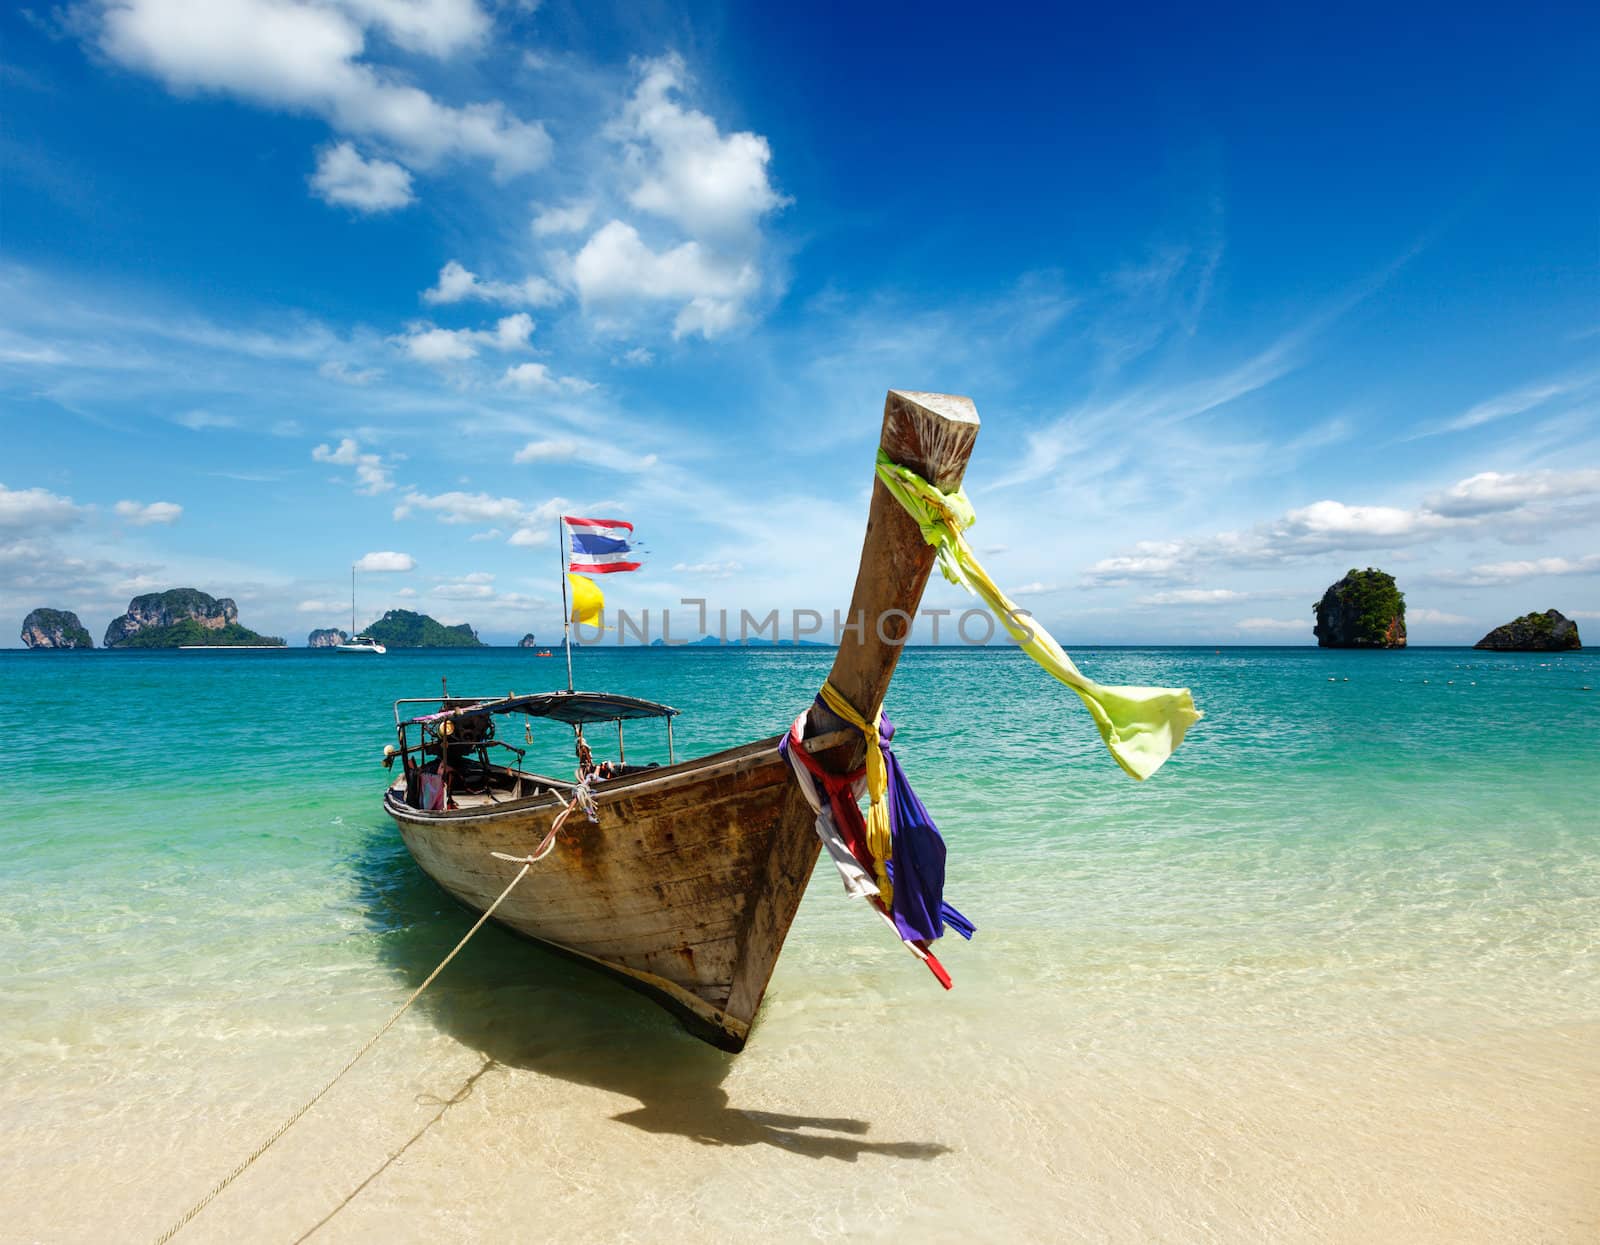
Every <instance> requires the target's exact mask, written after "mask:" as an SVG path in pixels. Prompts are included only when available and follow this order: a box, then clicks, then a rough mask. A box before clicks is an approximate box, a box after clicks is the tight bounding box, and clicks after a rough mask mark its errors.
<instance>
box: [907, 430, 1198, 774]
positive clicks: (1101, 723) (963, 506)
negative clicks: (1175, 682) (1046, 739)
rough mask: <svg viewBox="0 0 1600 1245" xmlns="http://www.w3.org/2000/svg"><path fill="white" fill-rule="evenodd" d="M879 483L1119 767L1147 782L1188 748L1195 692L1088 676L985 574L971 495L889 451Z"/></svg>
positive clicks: (948, 572) (947, 572) (952, 577)
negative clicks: (1084, 719) (976, 546)
mask: <svg viewBox="0 0 1600 1245" xmlns="http://www.w3.org/2000/svg"><path fill="white" fill-rule="evenodd" d="M878 479H880V480H882V481H883V483H884V486H885V487H886V488H887V489H888V490H889V492H890V494H891V495H892V496H893V497H894V499H895V500H896V501H898V502H899V503H900V504H901V506H903V507H904V508H905V511H906V513H907V514H909V515H910V516H911V517H912V518H913V519H915V520H916V522H917V526H918V527H919V528H921V529H922V539H923V540H925V541H927V542H928V544H930V545H932V546H933V547H934V549H935V550H936V551H937V552H938V556H939V570H940V571H942V572H943V573H944V577H945V578H946V579H948V580H949V581H950V582H951V583H953V584H958V585H960V586H961V587H963V588H965V589H966V590H967V591H968V592H970V593H972V594H973V595H974V596H976V597H977V598H978V599H979V600H980V601H982V602H983V603H984V604H985V605H987V606H988V607H989V609H990V610H991V611H993V613H994V616H995V617H996V618H997V619H999V621H1000V625H1001V626H1002V627H1004V628H1005V629H1006V631H1008V632H1009V633H1010V635H1011V638H1012V639H1014V640H1015V641H1016V642H1017V644H1018V645H1019V646H1020V647H1021V649H1022V651H1023V652H1025V653H1027V654H1028V656H1029V657H1032V658H1033V660H1034V661H1036V662H1038V663H1039V665H1041V666H1043V667H1044V669H1045V670H1047V671H1048V672H1049V673H1050V674H1052V675H1054V676H1055V677H1056V678H1057V679H1059V680H1060V681H1061V682H1063V683H1065V684H1066V685H1067V686H1068V687H1070V688H1071V689H1072V690H1073V691H1074V692H1076V693H1077V694H1078V698H1079V699H1080V700H1082V701H1083V703H1084V707H1085V708H1087V709H1088V710H1089V715H1090V716H1091V717H1092V718H1094V723H1095V725H1096V726H1097V727H1099V728H1100V738H1101V739H1103V740H1105V743H1106V747H1107V748H1109V749H1110V750H1111V755H1112V756H1113V757H1114V758H1115V759H1116V762H1117V764H1118V765H1120V766H1122V768H1123V769H1124V770H1126V771H1127V772H1128V773H1129V774H1130V775H1132V776H1133V777H1134V778H1136V779H1140V780H1143V779H1146V778H1148V777H1150V775H1151V774H1153V773H1155V772H1156V771H1157V770H1158V769H1160V768H1161V766H1162V763H1163V762H1165V761H1166V759H1167V758H1168V757H1169V756H1171V755H1172V754H1173V752H1174V751H1175V750H1176V749H1177V747H1178V745H1179V744H1181V743H1182V742H1183V736H1184V733H1185V732H1186V731H1188V729H1189V728H1190V727H1191V726H1193V725H1194V724H1195V723H1196V722H1198V721H1199V720H1200V719H1201V718H1202V717H1203V716H1204V715H1203V714H1202V713H1201V712H1200V711H1199V710H1198V709H1196V708H1195V707H1194V698H1193V697H1192V696H1190V695H1189V689H1188V688H1186V687H1180V688H1173V687H1106V686H1104V685H1102V684H1100V683H1096V682H1095V681H1094V680H1093V679H1090V678H1086V677H1085V676H1084V675H1083V673H1082V672H1081V671H1079V669H1078V667H1077V666H1075V665H1073V664H1072V658H1070V657H1068V656H1067V654H1066V652H1065V651H1064V650H1063V649H1062V647H1061V646H1060V645H1059V644H1057V643H1056V642H1055V639H1054V637H1052V636H1051V635H1050V633H1049V632H1048V631H1046V630H1045V629H1044V628H1043V627H1041V626H1040V625H1039V624H1038V623H1037V622H1035V621H1034V620H1033V619H1032V618H1029V617H1027V616H1026V615H1024V614H1023V613H1022V612H1021V611H1020V610H1019V609H1018V608H1017V606H1016V604H1015V603H1014V602H1013V601H1012V600H1011V598H1010V597H1008V596H1006V594H1005V593H1003V592H1001V591H1000V589H999V587H997V586H996V584H995V582H994V580H992V579H990V578H989V573H988V572H987V571H985V570H984V569H983V564H982V563H981V562H979V561H978V555H977V554H976V553H974V552H973V551H972V546H971V545H969V544H967V538H966V537H965V536H964V535H962V533H963V532H964V531H965V530H966V529H967V528H969V527H971V526H972V525H973V523H975V522H976V521H977V515H976V513H975V512H974V511H973V509H972V503H971V502H970V501H968V500H967V495H966V493H965V492H963V491H962V490H961V489H957V490H956V491H955V492H954V493H945V492H942V491H940V490H939V489H937V488H935V487H934V486H933V485H932V484H929V483H928V482H927V481H926V480H924V479H923V478H922V477H921V476H919V475H918V474H917V473H916V472H914V471H912V470H910V469H909V468H907V467H902V466H900V465H899V464H897V463H893V462H890V461H889V457H888V455H886V454H885V453H884V452H883V451H882V450H879V451H878Z"/></svg>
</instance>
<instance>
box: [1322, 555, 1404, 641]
mask: <svg viewBox="0 0 1600 1245" xmlns="http://www.w3.org/2000/svg"><path fill="white" fill-rule="evenodd" d="M1311 608H1312V611H1313V612H1314V613H1315V614H1316V616H1317V623H1316V626H1315V627H1313V628H1312V634H1313V635H1315V636H1316V637H1317V646H1318V647H1319V648H1404V647H1405V646H1406V597H1405V593H1403V592H1401V591H1400V589H1399V588H1398V587H1396V585H1395V582H1394V576H1393V575H1391V574H1389V573H1388V572H1387V571H1380V570H1378V569H1376V568H1375V567H1371V566H1369V567H1367V569H1366V570H1364V571H1360V570H1356V569H1355V568H1354V567H1352V568H1351V569H1350V571H1349V573H1348V574H1346V575H1345V577H1344V578H1343V579H1341V580H1339V582H1338V583H1335V584H1330V585H1329V586H1328V590H1327V591H1326V592H1324V593H1323V594H1322V600H1320V601H1318V602H1317V603H1316V604H1315V605H1313V606H1312V607H1311Z"/></svg>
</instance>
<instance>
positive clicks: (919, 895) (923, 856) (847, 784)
mask: <svg viewBox="0 0 1600 1245" xmlns="http://www.w3.org/2000/svg"><path fill="white" fill-rule="evenodd" d="M834 695H835V696H837V695H838V693H837V692H834ZM818 699H819V700H822V699H823V698H822V697H818ZM840 699H841V701H842V698H840ZM824 703H826V702H825V701H824ZM843 703H845V704H846V706H847V707H848V702H843ZM851 712H852V714H855V711H854V709H853V708H852V709H851ZM841 716H843V715H841ZM855 717H856V718H857V719H858V720H864V719H860V715H859V714H855ZM879 721H880V724H881V727H880V730H874V732H873V734H874V735H875V736H877V739H876V743H877V750H878V752H879V756H880V758H881V761H882V763H883V766H884V778H885V783H884V786H885V789H886V798H885V799H884V801H883V803H884V805H885V809H884V815H885V817H886V818H887V819H889V820H890V821H891V828H890V834H891V839H892V842H893V843H894V845H895V847H896V852H895V856H896V863H895V864H890V863H889V862H888V861H886V860H884V859H883V858H882V857H879V856H877V855H875V854H874V853H873V852H872V850H871V849H870V848H869V847H868V845H867V838H868V834H867V823H866V821H864V820H863V819H862V816H861V807H860V805H859V804H858V803H857V801H858V800H859V799H860V798H861V795H862V792H863V789H864V788H867V787H868V786H869V784H870V778H869V775H870V766H869V767H863V768H862V769H859V770H856V771H855V772H854V773H850V774H834V773H830V772H829V771H828V770H825V769H823V768H822V765H821V764H820V763H819V762H818V761H817V760H816V758H815V757H813V756H812V755H811V754H810V752H808V751H807V750H806V747H805V744H804V733H805V723H806V715H805V714H804V713H802V714H801V715H800V716H799V717H797V718H796V719H795V721H794V725H793V726H791V727H790V728H789V733H788V735H786V736H785V737H784V738H783V739H782V740H781V741H780V742H779V744H778V751H779V752H780V753H781V754H782V755H783V756H784V758H785V759H786V760H787V761H788V762H789V765H790V767H791V768H792V769H793V770H794V774H795V778H796V779H797V780H798V783H799V787H800V792H801V794H802V795H803V796H804V797H805V800H806V802H807V803H808V804H809V805H810V806H811V810H812V812H813V813H814V814H815V815H816V822H815V829H816V832H817V837H818V838H819V839H821V840H822V844H823V847H824V848H825V849H826V850H827V853H828V856H829V857H830V859H832V861H833V863H834V867H835V868H837V869H838V871H839V875H840V877H841V878H842V879H843V880H844V888H845V892H846V893H847V894H849V895H851V896H852V897H855V898H860V899H865V900H867V901H868V902H869V903H870V904H871V905H872V907H873V909H874V911H876V912H877V913H878V914H879V916H881V917H882V918H883V919H884V921H885V922H887V923H888V924H889V926H890V928H891V929H893V930H894V931H895V933H896V934H897V935H898V936H899V938H900V941H901V942H902V943H904V944H905V946H906V948H907V949H908V950H909V951H910V952H911V953H912V954H913V955H915V956H916V957H917V958H918V959H920V960H922V961H923V962H924V963H925V964H927V966H928V969H929V971H930V972H932V973H933V975H934V976H935V977H936V978H937V979H938V980H939V984H940V985H942V986H944V988H945V989H946V990H948V989H950V988H951V981H950V974H949V973H948V972H946V971H945V968H944V965H942V964H941V963H939V959H938V957H937V956H935V955H934V954H933V952H932V950H931V949H930V948H929V945H928V944H929V943H931V942H933V941H934V940H936V939H937V938H939V937H940V936H941V935H942V934H943V933H944V931H945V926H946V925H948V926H949V927H950V928H952V929H954V930H955V931H956V932H957V933H959V934H960V935H961V936H962V937H963V938H971V937H972V935H973V932H974V926H973V924H972V922H971V921H969V920H967V918H966V917H965V916H963V915H962V914H961V913H960V912H958V911H956V909H955V908H953V907H951V906H950V905H949V904H948V903H946V902H945V901H944V858H945V851H944V840H943V839H942V838H941V837H940V835H939V829H938V827H937V826H935V825H934V824H933V819H932V818H931V817H929V816H928V811H927V809H926V808H924V807H923V805H922V802H921V801H920V800H918V799H917V797H916V793H915V792H914V791H912V790H911V784H910V782H909V781H908V780H907V778H906V776H905V771H904V770H903V769H902V768H901V766H900V761H899V758H897V757H896V756H895V755H894V752H893V751H892V750H890V749H889V748H888V746H887V744H888V741H889V739H890V738H892V737H893V735H894V724H893V723H892V722H889V721H887V719H885V718H884V717H883V715H882V714H881V713H880V714H879ZM858 729H859V728H858ZM880 731H881V733H880ZM880 866H882V868H880ZM889 870H894V871H895V872H896V873H897V874H898V875H899V885H897V886H895V887H894V888H893V895H894V898H893V900H892V903H886V902H885V901H884V900H883V898H882V896H881V893H880V890H879V885H878V882H877V880H876V879H875V878H874V874H875V873H879V872H887V871H889Z"/></svg>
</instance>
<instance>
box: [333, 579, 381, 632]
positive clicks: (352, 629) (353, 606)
mask: <svg viewBox="0 0 1600 1245" xmlns="http://www.w3.org/2000/svg"><path fill="white" fill-rule="evenodd" d="M333 651H334V652H336V653H387V652H388V651H389V650H388V649H386V648H384V647H383V645H381V644H379V643H378V642H377V641H376V640H374V639H373V638H372V637H371V636H370V635H357V634H356V568H355V567H354V566H352V567H351V568H350V638H349V639H348V640H346V641H345V642H344V643H343V644H335V645H334V646H333Z"/></svg>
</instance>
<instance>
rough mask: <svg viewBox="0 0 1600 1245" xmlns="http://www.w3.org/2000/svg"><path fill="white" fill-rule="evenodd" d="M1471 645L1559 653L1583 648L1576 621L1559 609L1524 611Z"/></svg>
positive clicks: (1504, 649) (1516, 650)
mask: <svg viewBox="0 0 1600 1245" xmlns="http://www.w3.org/2000/svg"><path fill="white" fill-rule="evenodd" d="M1472 647H1473V648H1492V649H1498V650H1499V651H1501V652H1503V653H1558V652H1563V651H1565V650H1567V649H1574V648H1582V647H1583V644H1582V642H1581V641H1579V639H1578V624H1577V623H1575V622H1573V621H1572V619H1570V618H1568V617H1567V616H1566V615H1565V614H1563V613H1562V612H1561V611H1560V610H1545V612H1544V613H1542V614H1541V613H1539V612H1538V611H1537V610H1535V611H1534V612H1533V613H1531V614H1524V615H1523V616H1522V617H1521V618H1515V619H1512V621H1510V622H1508V623H1506V624H1505V626H1503V627H1496V628H1495V629H1494V630H1493V631H1491V632H1490V633H1489V634H1488V635H1486V636H1484V637H1483V639H1481V640H1479V641H1478V642H1477V643H1476V644H1474V645H1473V646H1472Z"/></svg>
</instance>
